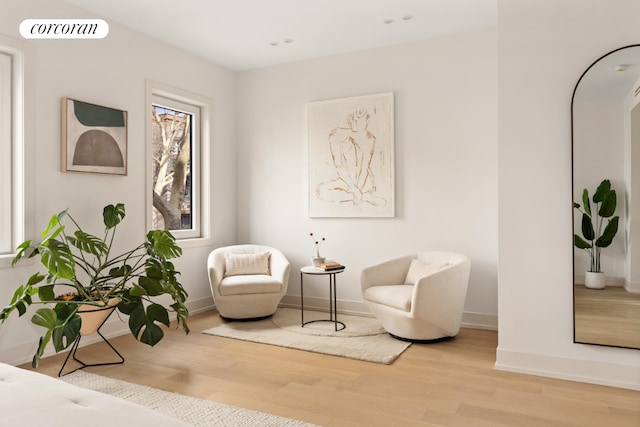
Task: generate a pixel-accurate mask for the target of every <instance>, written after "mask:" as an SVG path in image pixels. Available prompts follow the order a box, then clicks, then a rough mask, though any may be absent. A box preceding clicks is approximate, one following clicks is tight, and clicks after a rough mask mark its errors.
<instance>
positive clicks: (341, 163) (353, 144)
mask: <svg viewBox="0 0 640 427" xmlns="http://www.w3.org/2000/svg"><path fill="white" fill-rule="evenodd" d="M307 122H308V123H307V135H308V150H309V151H308V153H309V189H308V193H309V195H308V197H309V216H310V217H393V216H394V215H395V199H394V193H395V188H394V109H393V93H382V94H376V95H367V96H359V97H352V98H343V99H335V100H330V101H319V102H312V103H310V104H308V105H307Z"/></svg>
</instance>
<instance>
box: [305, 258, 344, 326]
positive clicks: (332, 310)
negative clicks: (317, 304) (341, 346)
mask: <svg viewBox="0 0 640 427" xmlns="http://www.w3.org/2000/svg"><path fill="white" fill-rule="evenodd" d="M340 272H341V271H338V272H330V271H328V272H325V273H324V274H326V275H328V276H329V318H328V319H316V320H308V321H306V322H305V321H304V290H303V288H304V286H303V283H302V281H303V279H302V277H303V276H304V274H309V273H304V272H303V271H300V313H301V325H302V327H303V328H304V326H305V325H308V324H310V323H316V322H333V324H334V329H335V331H336V332H337V331H341V330H343V329H344V328H346V327H347V326H346V325H345V324H344V323H342V322H340V321H339V320H338V308H337V305H336V302H337V298H336V274H337V273H340ZM316 274H317V273H316ZM338 326H341V328H338Z"/></svg>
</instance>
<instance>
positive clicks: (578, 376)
mask: <svg viewBox="0 0 640 427" xmlns="http://www.w3.org/2000/svg"><path fill="white" fill-rule="evenodd" d="M495 368H496V369H498V370H501V371H508V372H517V373H521V374H529V375H537V376H542V377H550V378H558V379H561V380H569V381H578V382H584V383H590V384H599V385H605V386H611V387H618V388H625V389H631V390H640V380H639V379H640V368H639V367H638V366H629V365H620V364H617V363H607V362H600V361H594V360H580V359H569V358H564V357H556V356H551V355H545V354H532V353H521V352H517V351H509V350H502V349H500V348H498V350H497V351H496V363H495Z"/></svg>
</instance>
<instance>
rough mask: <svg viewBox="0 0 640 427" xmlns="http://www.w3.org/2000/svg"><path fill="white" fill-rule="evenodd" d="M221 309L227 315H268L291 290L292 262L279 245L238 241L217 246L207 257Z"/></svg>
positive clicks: (217, 304)
mask: <svg viewBox="0 0 640 427" xmlns="http://www.w3.org/2000/svg"><path fill="white" fill-rule="evenodd" d="M207 267H208V269H209V284H210V285H211V292H212V294H213V300H214V302H215V304H216V308H217V309H218V312H219V313H220V315H221V316H222V317H223V318H226V319H253V318H261V317H268V316H270V315H272V314H273V313H275V312H276V310H277V308H278V304H279V303H280V300H281V299H282V297H283V296H284V295H285V294H286V292H287V286H288V284H289V273H290V270H291V266H290V264H289V261H288V260H287V258H286V257H285V256H284V254H283V253H282V252H281V251H279V250H278V249H275V248H272V247H269V246H261V245H234V246H225V247H221V248H217V249H215V250H213V251H212V252H211V253H210V254H209V258H208V260H207Z"/></svg>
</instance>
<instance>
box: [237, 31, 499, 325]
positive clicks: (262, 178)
mask: <svg viewBox="0 0 640 427" xmlns="http://www.w3.org/2000/svg"><path fill="white" fill-rule="evenodd" d="M496 37H497V34H496V30H495V29H490V30H484V31H479V32H474V33H468V34H462V35H456V36H449V37H444V38H439V39H434V40H428V41H423V42H417V43H410V44H403V45H399V46H392V47H386V48H381V49H374V50H368V51H364V52H357V53H353V54H348V55H339V56H332V57H327V58H322V59H316V60H310V61H304V62H300V63H293V64H286V65H281V66H276V67H270V68H265V69H258V70H253V71H248V72H244V73H240V74H239V76H238V100H237V102H238V127H237V134H238V175H237V180H238V221H239V223H238V225H239V227H238V230H239V240H240V241H241V242H253V243H261V244H268V245H273V246H276V247H278V248H280V249H281V250H282V251H283V252H284V253H285V255H286V256H287V257H288V258H289V259H290V261H291V262H292V268H293V269H292V271H293V274H292V275H291V280H290V283H289V292H288V296H287V299H286V301H288V302H289V303H292V304H295V303H297V302H298V298H297V296H298V295H299V294H300V288H299V287H300V278H299V273H298V271H299V268H300V267H302V266H304V265H308V264H309V263H310V262H309V257H310V256H311V255H313V253H314V246H313V243H312V241H311V238H310V237H309V233H310V232H314V233H315V234H316V235H317V236H324V237H326V242H325V243H324V244H323V246H322V248H321V255H323V256H326V257H329V258H334V259H336V260H338V261H340V262H342V263H343V264H345V265H346V266H347V269H346V271H345V272H344V273H343V274H341V275H340V276H339V277H338V299H339V300H340V301H339V303H338V306H339V308H342V309H346V310H354V311H366V310H367V309H366V307H365V306H364V305H363V304H362V297H361V291H360V281H359V275H360V271H361V270H362V268H363V267H365V266H368V265H371V264H373V263H376V262H380V261H383V260H385V259H388V258H391V257H397V256H401V255H405V254H409V253H413V252H416V251H421V250H429V249H442V250H452V251H459V252H462V253H464V254H467V255H468V256H470V257H471V260H472V268H471V280H470V287H469V293H468V297H467V303H466V307H465V311H466V312H467V313H466V319H467V321H469V322H475V323H483V322H487V323H491V322H495V321H496V319H495V314H496V312H497V301H496V293H497V290H496V271H497V179H498V178H497V121H496V120H497V116H496V111H497V105H496V102H497V80H496V70H497V56H496V55H497V52H496V43H497V42H496ZM383 92H393V93H394V94H395V129H396V140H395V183H396V216H395V218H368V219H367V218H346V219H345V218H313V219H311V218H309V217H308V211H307V176H308V169H307V137H306V104H307V103H309V102H312V101H319V100H328V99H337V98H344V97H351V96H359V95H367V94H375V93H383ZM317 279H319V280H318V281H316V282H313V281H312V280H309V281H307V280H305V287H307V284H309V289H305V297H306V296H307V295H308V296H310V297H314V296H315V297H318V298H327V289H326V288H327V283H326V280H320V279H321V278H317ZM476 313H480V315H479V316H476V315H475V314H476ZM485 326H486V325H485Z"/></svg>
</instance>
